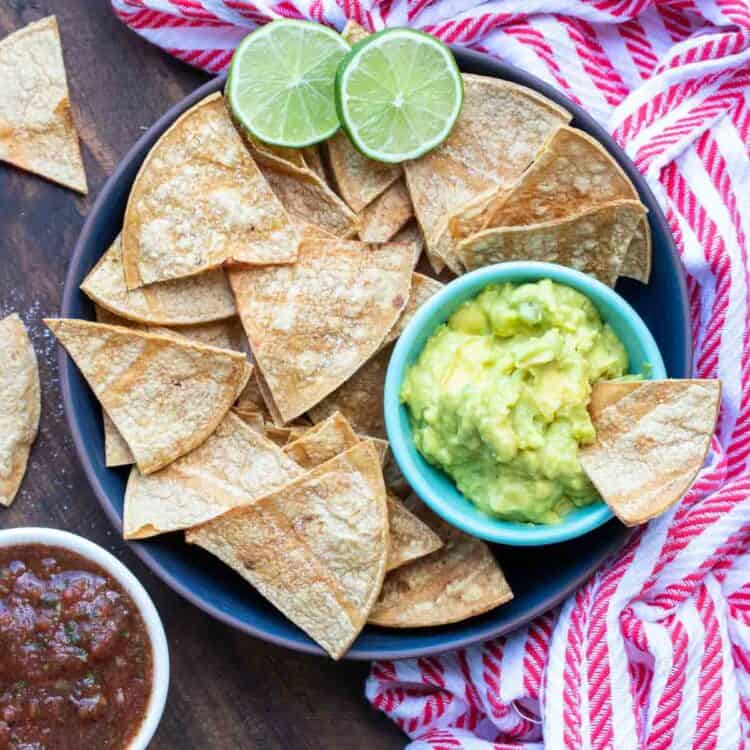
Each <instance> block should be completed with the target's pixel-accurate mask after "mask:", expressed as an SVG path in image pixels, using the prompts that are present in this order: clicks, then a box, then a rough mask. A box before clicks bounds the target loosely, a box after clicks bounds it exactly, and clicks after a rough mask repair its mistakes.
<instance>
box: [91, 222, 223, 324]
mask: <svg viewBox="0 0 750 750" xmlns="http://www.w3.org/2000/svg"><path fill="white" fill-rule="evenodd" d="M81 291H82V292H83V293H84V294H85V295H86V296H87V297H89V299H91V300H93V301H94V302H95V303H96V304H97V305H99V306H100V307H103V308H105V309H107V310H109V311H110V312H112V313H114V314H115V315H119V316H120V317H122V318H126V319H128V320H132V321H135V322H137V323H145V324H148V325H155V326H184V325H194V324H198V323H209V322H212V321H216V320H223V319H225V318H229V317H232V316H234V315H235V314H236V312H237V311H236V309H235V307H234V297H232V290H231V289H230V288H229V282H228V281H227V277H226V275H225V274H224V271H222V270H221V269H216V270H214V271H206V272H205V273H202V274H199V275H198V276H190V277H188V278H184V279H174V280H173V281H164V282H161V283H159V284H151V285H149V286H144V287H140V288H138V289H133V290H129V289H128V288H127V286H126V285H125V271H124V269H123V266H122V238H121V236H120V235H118V236H117V238H116V239H115V241H114V242H113V243H112V245H111V246H110V247H109V249H108V250H107V251H106V252H105V253H104V255H102V257H101V258H100V260H99V262H98V263H97V264H96V265H95V266H94V268H93V269H92V270H91V271H90V272H89V274H88V276H87V277H86V278H85V279H84V281H83V284H81Z"/></svg>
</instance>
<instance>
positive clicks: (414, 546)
mask: <svg viewBox="0 0 750 750" xmlns="http://www.w3.org/2000/svg"><path fill="white" fill-rule="evenodd" d="M387 497H388V529H389V533H390V547H389V552H388V564H387V565H386V571H387V572H389V573H390V571H392V570H395V569H396V568H400V567H401V566H402V565H406V564H407V563H410V562H413V561H414V560H418V559H419V558H420V557H425V555H429V554H431V553H432V552H435V551H436V550H439V549H440V548H441V547H442V546H443V542H442V540H441V539H440V537H439V536H438V535H437V534H436V533H435V532H434V531H433V530H432V529H431V528H430V527H429V526H428V525H427V524H426V523H424V522H422V521H420V520H419V519H418V518H417V517H416V516H415V515H414V514H413V513H412V512H411V511H410V510H409V509H408V508H407V507H406V506H405V505H404V504H403V502H402V501H401V500H400V499H399V498H398V497H397V496H396V495H393V494H392V493H387Z"/></svg>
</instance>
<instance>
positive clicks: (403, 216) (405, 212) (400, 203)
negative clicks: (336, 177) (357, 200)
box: [359, 179, 414, 242]
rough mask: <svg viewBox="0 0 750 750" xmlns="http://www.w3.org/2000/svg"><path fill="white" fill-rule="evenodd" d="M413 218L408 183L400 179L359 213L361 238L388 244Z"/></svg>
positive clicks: (364, 240)
mask: <svg viewBox="0 0 750 750" xmlns="http://www.w3.org/2000/svg"><path fill="white" fill-rule="evenodd" d="M413 218H414V209H413V207H412V205H411V198H410V197H409V191H408V190H407V189H406V183H405V182H404V180H403V179H398V180H396V182H394V183H393V184H392V185H391V186H390V187H389V188H387V189H386V190H384V191H383V192H382V193H381V194H380V195H379V196H378V197H377V198H375V199H374V200H373V201H372V202H371V203H368V204H367V205H366V206H365V207H364V208H363V209H362V210H361V211H360V212H359V225H360V228H359V237H360V239H361V240H362V241H363V242H388V240H391V239H393V237H394V235H396V234H398V232H399V231H400V230H401V229H403V228H404V226H405V225H406V224H407V223H408V222H409V221H410V220H411V219H413Z"/></svg>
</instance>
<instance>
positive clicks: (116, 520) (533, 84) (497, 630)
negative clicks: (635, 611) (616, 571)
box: [57, 47, 693, 661]
mask: <svg viewBox="0 0 750 750" xmlns="http://www.w3.org/2000/svg"><path fill="white" fill-rule="evenodd" d="M452 49H453V53H454V55H455V56H456V62H457V63H458V66H459V68H460V69H461V70H462V72H464V68H465V67H470V68H476V67H479V68H484V69H486V70H488V72H486V73H482V75H488V76H491V77H495V78H500V79H503V80H507V81H510V82H512V83H517V84H519V85H522V86H526V87H528V88H530V89H532V90H534V91H537V92H538V93H541V94H542V95H544V96H546V97H547V98H549V99H550V100H552V101H553V102H555V103H557V104H559V105H560V106H563V107H565V108H566V109H567V110H568V111H569V112H570V113H571V114H572V115H573V116H574V119H576V120H578V121H579V122H580V121H583V122H584V123H585V124H586V129H587V132H592V131H593V133H592V134H593V136H594V137H595V138H596V139H597V140H598V141H599V142H600V143H601V144H602V145H603V146H604V147H605V148H606V149H607V151H608V152H609V153H610V154H611V155H612V156H613V157H614V158H615V159H616V161H617V162H618V164H620V166H621V167H622V168H623V169H624V170H625V172H626V173H627V175H628V177H629V178H630V179H631V180H632V182H633V184H634V186H635V188H636V190H637V191H638V193H639V195H641V196H642V197H644V196H645V198H646V202H647V203H649V204H650V206H649V208H651V207H652V206H653V207H656V210H650V211H649V220H650V222H651V223H652V224H657V225H658V226H659V230H660V233H661V234H662V235H663V237H664V238H665V240H666V244H667V255H668V258H669V261H670V264H671V266H672V270H673V271H674V274H675V276H676V278H677V286H678V291H679V295H680V303H681V307H682V309H683V310H684V311H685V312H686V313H688V314H686V315H685V316H684V326H683V328H684V331H683V347H682V348H683V352H682V362H681V369H682V370H683V372H685V373H689V372H690V371H691V363H692V357H693V351H692V349H693V347H692V337H691V335H690V327H689V320H690V318H689V309H690V308H689V298H688V292H687V284H686V280H685V272H684V269H683V267H682V264H681V263H680V260H679V254H678V252H677V247H676V244H675V241H674V237H673V236H672V232H671V230H670V229H669V225H668V224H667V220H666V218H665V217H664V214H663V212H662V211H661V209H660V208H659V206H658V202H657V201H656V198H655V196H654V195H653V193H652V191H651V190H650V188H649V186H648V184H647V183H646V179H645V177H643V175H641V174H640V172H638V171H637V169H636V168H635V165H634V164H633V163H632V162H631V161H630V159H629V158H628V157H627V156H626V155H625V153H624V151H623V150H622V149H621V148H620V146H619V145H618V144H617V142H616V141H615V140H614V138H612V136H611V135H609V133H607V132H606V130H604V128H603V127H602V126H601V125H600V124H599V123H598V122H597V121H596V120H595V119H594V118H593V117H592V116H591V115H589V114H588V113H587V112H586V111H585V110H584V109H582V108H581V107H580V106H578V105H576V104H574V103H573V102H571V101H570V100H569V99H568V98H567V97H566V96H565V95H564V94H562V93H561V92H560V91H558V90H557V89H555V88H554V87H553V86H551V85H550V84H548V83H546V82H544V81H542V80H541V79H539V78H537V77H536V76H534V75H532V74H530V73H527V72H526V71H524V70H521V69H520V68H517V67H515V66H513V65H510V64H508V63H505V62H501V61H499V60H496V59H494V58H492V57H490V56H489V55H485V54H482V53H479V52H474V51H472V50H465V49H461V48H455V47H453V48H452ZM226 78H227V74H226V73H224V74H221V75H219V76H216V77H215V78H213V79H211V80H209V81H207V82H206V83H204V84H202V85H201V86H199V87H198V88H196V89H195V91H193V92H192V93H190V94H188V95H187V96H186V97H184V98H183V99H182V100H180V101H179V102H177V103H176V104H174V105H173V106H172V107H170V108H169V109H168V110H167V111H166V112H165V113H164V114H163V115H162V116H161V117H159V118H158V119H157V120H156V122H154V123H153V124H152V125H151V126H150V127H149V128H148V130H146V131H145V132H144V133H143V134H142V135H141V136H140V137H139V138H138V139H137V140H136V142H135V143H134V144H133V145H132V146H131V147H130V148H129V149H128V151H127V152H126V154H125V155H124V156H123V157H122V159H121V160H120V161H119V162H118V164H117V167H116V168H115V170H114V172H113V173H112V174H111V175H110V176H109V177H108V178H107V180H106V181H105V183H104V185H103V186H102V187H101V189H100V191H99V194H98V195H97V198H96V200H95V201H94V204H93V205H92V207H91V210H90V211H89V213H88V215H87V217H86V219H85V221H84V224H83V227H82V228H81V232H80V234H79V235H78V239H77V240H76V244H75V246H74V249H73V253H72V254H71V256H70V260H69V262H68V268H67V271H66V274H65V284H64V288H63V295H62V302H61V307H60V315H61V317H69V312H70V310H71V309H72V307H73V304H74V296H75V295H77V294H79V293H80V290H79V281H78V280H77V279H76V278H75V276H76V274H75V273H74V270H76V269H78V271H79V273H80V272H81V270H80V267H81V265H82V256H83V255H84V253H85V250H86V248H87V247H88V245H89V244H90V243H91V241H92V235H93V234H94V232H95V226H96V224H97V222H98V221H99V219H98V218H97V217H98V216H99V214H100V213H101V212H102V211H103V210H106V208H107V206H108V205H109V204H110V202H111V200H112V195H113V193H115V191H116V188H117V185H118V183H119V182H120V180H121V179H122V175H123V173H124V172H126V171H127V170H128V168H129V166H130V163H131V162H132V161H133V160H134V159H137V158H138V157H139V153H140V152H141V151H142V150H143V149H144V148H145V146H146V145H147V144H149V143H151V142H152V140H153V141H155V140H157V139H158V137H159V136H160V135H161V134H163V133H164V131H165V130H166V129H167V128H168V127H169V125H170V124H171V123H172V122H174V120H176V119H177V117H179V116H180V115H181V114H182V113H183V112H184V111H186V110H187V109H189V108H190V107H191V106H192V105H193V104H195V103H197V102H198V101H200V100H201V99H203V98H204V97H205V96H208V95H209V94H211V93H214V92H216V91H220V90H223V88H224V85H225V82H226ZM144 158H145V155H144ZM57 364H58V370H59V376H60V388H61V392H62V400H63V409H64V411H65V418H66V421H67V423H68V427H69V429H70V432H71V435H72V437H73V443H74V446H75V451H76V455H77V457H78V460H79V462H80V464H81V466H82V467H83V471H84V474H85V476H86V479H87V481H88V483H89V486H90V487H91V489H92V490H93V492H94V495H95V496H96V498H97V500H98V502H99V504H100V506H101V507H102V509H103V510H104V513H105V515H106V516H107V519H108V520H109V522H110V523H111V524H112V526H113V527H114V528H115V530H117V531H118V532H119V533H120V534H121V533H122V519H121V517H120V515H119V513H118V512H117V510H116V509H115V507H114V505H113V504H112V502H111V501H110V499H109V496H108V494H107V492H106V491H105V490H104V487H103V486H102V484H101V482H100V481H99V478H98V477H97V474H96V471H95V469H94V466H93V463H92V460H91V457H90V456H89V452H88V449H87V447H86V443H85V440H84V437H83V434H82V431H81V428H80V426H79V424H78V420H77V418H76V414H75V410H74V408H73V393H72V385H71V382H72V381H71V379H72V376H73V373H74V365H73V363H72V360H71V359H70V358H69V357H68V355H67V353H66V352H65V350H64V349H63V348H62V347H61V346H58V352H57ZM633 533H634V529H627V528H625V527H622V531H621V533H620V534H618V535H616V536H614V537H613V539H612V540H611V541H609V542H608V543H607V544H604V545H603V546H602V548H601V550H600V554H599V555H598V556H597V561H596V563H595V564H592V565H590V566H589V567H588V568H587V569H586V570H584V571H583V572H582V573H580V574H579V575H577V576H575V577H574V578H573V579H572V580H571V581H569V582H568V583H567V584H566V585H565V586H562V587H561V588H560V589H559V590H558V591H557V592H556V593H555V594H554V595H552V596H549V597H547V598H546V599H544V601H542V602H540V603H539V604H538V605H536V606H534V607H531V608H530V609H528V610H526V611H525V612H524V613H523V614H518V615H516V616H515V617H513V618H511V619H510V620H509V621H506V622H504V623H502V624H497V623H491V622H489V623H487V624H486V625H484V626H483V627H480V628H475V629H474V630H473V631H472V632H471V633H470V634H467V635H461V634H459V635H457V636H456V637H453V638H450V639H449V640H444V641H442V642H441V643H439V644H432V645H426V646H424V647H421V648H408V647H405V648H391V649H366V648H361V647H360V648H358V647H357V645H356V644H357V642H356V641H355V642H354V644H353V645H352V647H351V649H350V650H349V651H348V652H347V654H346V655H345V656H344V657H343V658H344V659H349V660H355V661H357V660H360V661H370V660H373V659H403V658H413V657H418V656H427V655H430V654H437V653H443V652H446V651H451V650H454V649H457V648H463V647H466V646H470V645H472V644H474V643H479V642H484V641H487V640H489V639H491V638H496V637H498V636H501V635H504V634H506V633H509V632H511V631H513V630H516V629H517V628H520V627H522V626H524V625H526V624H527V623H528V622H530V621H531V620H533V619H535V618H536V617H538V616H540V615H542V614H544V613H545V612H548V611H550V610H551V609H553V608H554V607H556V606H557V605H558V604H560V602H562V601H563V600H564V599H565V598H567V597H568V596H569V595H570V594H571V593H573V592H574V591H575V590H576V589H578V588H579V587H580V586H581V585H582V584H583V583H585V582H586V581H587V580H588V579H589V578H590V577H591V576H592V575H593V573H594V572H595V571H596V570H597V569H598V568H599V567H600V566H601V565H602V563H603V562H604V561H606V560H607V558H608V557H610V556H611V555H613V554H615V553H616V552H618V551H619V550H621V549H622V548H623V547H624V546H625V544H626V543H627V542H628V540H629V539H630V538H631V537H632V535H633ZM123 541H124V542H125V543H126V544H127V545H128V547H129V548H130V549H131V550H132V551H133V552H134V553H135V554H136V555H137V557H138V558H139V559H140V560H141V562H143V563H144V564H145V565H146V566H147V567H148V568H149V570H150V571H151V572H152V573H153V574H154V575H156V576H157V577H158V578H159V579H160V580H161V581H162V582H163V583H165V584H166V585H167V586H169V587H170V588H171V589H172V590H173V591H174V592H175V593H177V594H179V595H180V596H182V597H183V598H184V599H186V600H187V601H188V602H190V603H191V604H193V605H194V606H196V607H198V608H199V609H201V610H202V611H204V612H205V613H206V614H208V615H210V616H211V617H213V618H214V619H216V620H219V621H220V622H223V623H224V624H226V625H229V626H230V627H233V628H235V629H236V630H238V631H240V632H243V633H246V634H248V635H252V636H254V637H256V638H258V639H260V640H263V641H266V642H269V643H273V644H275V645H277V646H283V647H285V648H288V649H291V650H293V651H298V652H302V653H309V654H315V655H319V656H324V655H325V654H324V651H323V650H322V649H321V648H320V647H319V646H317V645H316V644H314V643H313V642H311V641H310V642H304V641H302V642H301V641H297V640H292V639H289V638H286V637H284V636H281V635H277V634H275V633H271V632H269V631H267V630H264V629H262V628H258V627H256V626H254V625H251V624H249V623H247V622H245V621H244V620H241V619H240V618H238V617H236V616H233V615H231V614H229V613H227V612H225V611H223V610H221V609H219V608H218V607H216V606H214V605H212V604H210V603H208V602H206V601H204V600H203V599H202V598H201V597H199V596H197V595H196V594H194V593H193V592H192V591H191V590H190V589H189V588H188V587H187V586H186V585H185V584H184V583H183V582H182V581H180V580H178V579H177V578H176V577H175V576H173V575H172V574H171V573H170V572H168V571H167V570H166V569H164V568H163V567H162V565H161V564H160V563H159V562H158V560H156V558H155V557H154V556H153V555H152V553H151V552H150V551H149V549H148V544H144V543H143V542H139V541H128V540H123ZM469 622H470V621H469ZM396 632H398V631H396ZM404 632H410V631H404Z"/></svg>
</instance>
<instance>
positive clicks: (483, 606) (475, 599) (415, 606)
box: [368, 495, 513, 628]
mask: <svg viewBox="0 0 750 750" xmlns="http://www.w3.org/2000/svg"><path fill="white" fill-rule="evenodd" d="M404 504H405V505H406V507H407V509H408V510H410V511H411V512H412V513H413V514H414V515H415V516H416V517H417V518H419V519H420V520H421V521H422V522H423V523H425V524H427V526H429V527H430V528H431V529H432V530H433V531H434V532H435V533H436V534H437V536H438V537H439V538H440V539H441V540H442V542H443V546H442V547H441V548H440V549H439V550H437V551H436V552H433V553H432V554H430V555H427V556H426V557H422V558H420V559H418V560H415V561H414V562H411V563H409V564H408V565H404V566H403V567H400V568H398V569H397V570H394V571H393V572H391V573H389V574H388V576H387V577H386V579H385V583H384V584H383V589H382V591H381V593H380V596H379V598H378V601H377V602H376V604H375V607H374V608H373V610H372V612H371V613H370V618H369V620H368V622H370V623H371V624H372V625H382V626H384V627H389V628H418V627H430V626H433V625H448V624H450V623H454V622H460V621H462V620H466V619H468V618H469V617H476V616H477V615H481V614H482V613H484V612H489V610H491V609H494V608H495V607H499V606H500V605H501V604H504V603H505V602H508V601H510V600H511V599H512V598H513V592H512V591H511V590H510V586H509V585H508V582H507V581H506V580H505V576H504V575H503V571H502V570H501V569H500V566H499V565H498V564H497V560H495V557H494V556H493V554H492V552H491V551H490V549H489V547H488V546H487V545H486V544H485V543H484V542H483V541H481V540H479V539H476V538H475V537H472V536H468V535H467V534H464V533H463V532H461V531H459V530H458V529H456V528H455V527H453V526H451V525H450V524H447V523H445V521H443V520H442V519H440V518H439V517H438V516H436V515H435V514H434V513H432V512H431V511H430V510H429V509H428V508H427V507H426V506H425V505H424V504H423V503H422V502H421V501H419V500H418V499H417V498H416V497H415V496H414V495H412V496H410V497H409V498H408V499H407V500H406V501H404Z"/></svg>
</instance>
